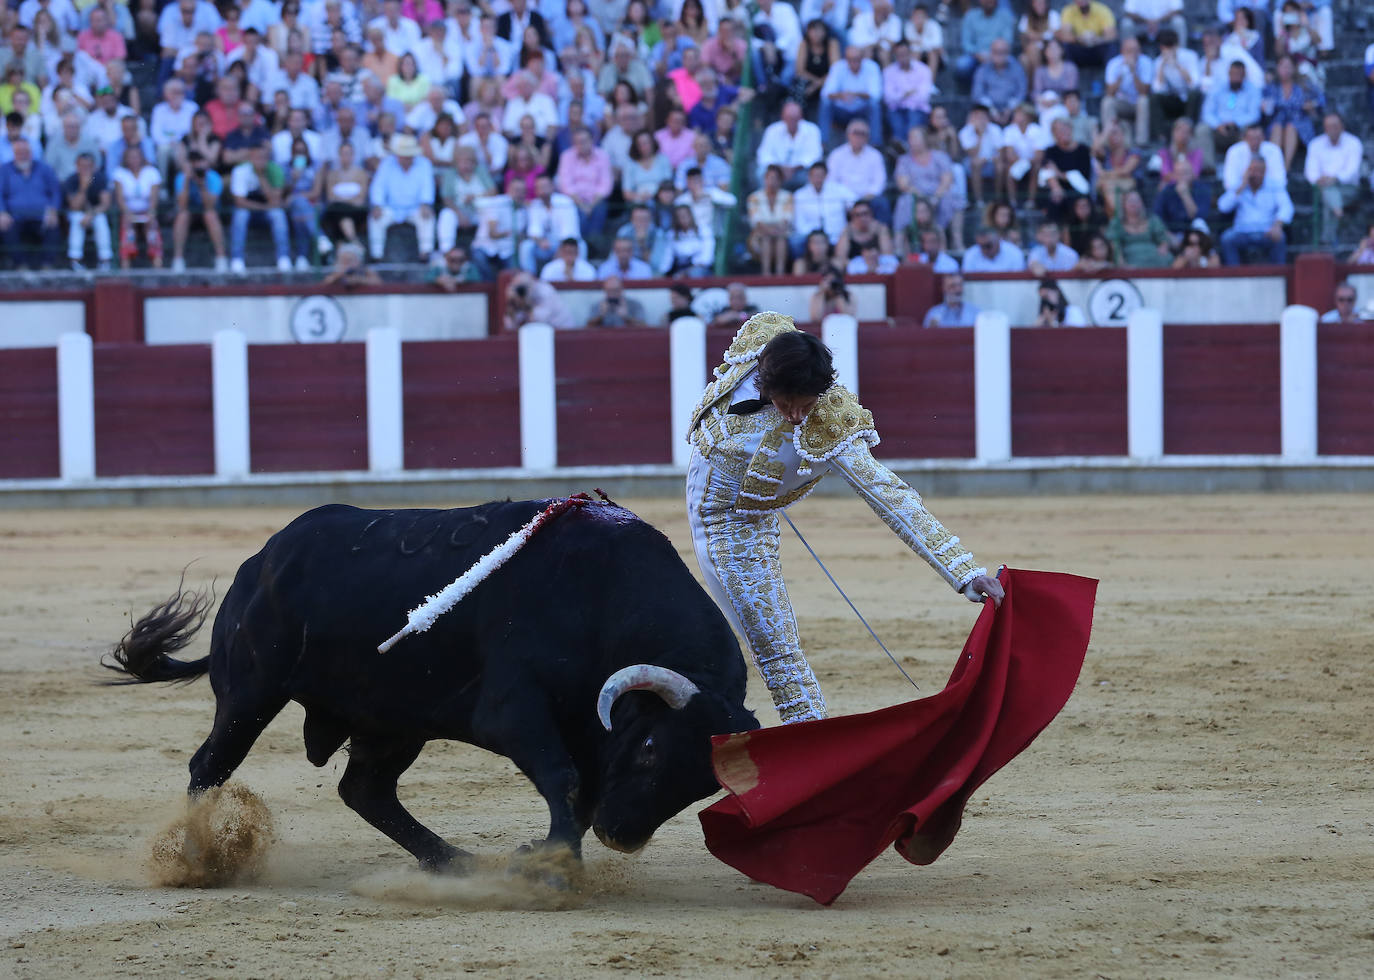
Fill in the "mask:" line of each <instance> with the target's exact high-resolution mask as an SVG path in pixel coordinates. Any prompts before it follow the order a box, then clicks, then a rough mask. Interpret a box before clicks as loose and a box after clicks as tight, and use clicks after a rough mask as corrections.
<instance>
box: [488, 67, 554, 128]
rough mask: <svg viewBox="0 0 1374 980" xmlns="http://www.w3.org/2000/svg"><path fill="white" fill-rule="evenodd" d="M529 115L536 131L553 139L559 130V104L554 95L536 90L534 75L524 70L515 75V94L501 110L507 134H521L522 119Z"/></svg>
mask: <svg viewBox="0 0 1374 980" xmlns="http://www.w3.org/2000/svg"><path fill="white" fill-rule="evenodd" d="M525 116H529V117H530V118H532V119H533V120H534V131H535V132H536V133H538V134H539V135H540V136H542V137H544V138H545V139H549V140H551V139H553V138H554V136H555V135H557V132H558V106H557V105H555V104H554V101H553V98H552V96H549V95H546V94H544V93H543V92H537V91H535V87H534V77H533V76H532V75H530V73H529V72H525V71H522V72H520V73H519V74H518V75H516V76H515V95H512V96H511V97H510V98H508V99H507V100H506V107H505V109H504V110H502V112H501V128H502V129H503V130H504V131H505V134H506V136H509V137H518V136H519V135H520V120H521V119H522V118H524V117H525Z"/></svg>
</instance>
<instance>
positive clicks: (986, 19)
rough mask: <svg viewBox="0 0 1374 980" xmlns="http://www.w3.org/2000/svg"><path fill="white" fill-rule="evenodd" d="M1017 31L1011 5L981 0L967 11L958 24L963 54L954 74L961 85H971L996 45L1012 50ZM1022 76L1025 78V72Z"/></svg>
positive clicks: (957, 62) (990, 57) (996, 0)
mask: <svg viewBox="0 0 1374 980" xmlns="http://www.w3.org/2000/svg"><path fill="white" fill-rule="evenodd" d="M1015 29H1016V21H1015V20H1014V19H1013V18H1012V13H1011V7H1010V5H1007V6H1003V5H1002V4H1000V3H998V0H978V6H977V7H976V8H970V9H969V10H967V11H965V13H964V16H963V19H962V20H961V21H960V23H959V37H960V41H961V43H960V48H961V49H962V50H963V53H962V54H961V55H959V58H958V60H956V61H955V63H954V75H955V77H956V78H957V79H958V80H959V83H960V84H962V85H969V84H971V83H972V82H973V77H974V74H975V72H976V70H977V69H978V66H980V65H984V64H987V63H988V62H989V61H990V60H991V59H992V46H993V44H994V42H997V41H1001V42H1003V43H1004V44H1005V45H1006V49H1007V50H1008V51H1010V50H1011V43H1012V41H1013V40H1014V33H1015ZM1021 77H1022V79H1023V80H1024V79H1025V72H1024V71H1023V72H1022V73H1021ZM1022 97H1023V98H1024V96H1022Z"/></svg>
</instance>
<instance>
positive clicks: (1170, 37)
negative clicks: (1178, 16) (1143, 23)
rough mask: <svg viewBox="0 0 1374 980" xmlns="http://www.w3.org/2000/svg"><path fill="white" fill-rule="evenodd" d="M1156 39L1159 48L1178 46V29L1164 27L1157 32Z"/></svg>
mask: <svg viewBox="0 0 1374 980" xmlns="http://www.w3.org/2000/svg"><path fill="white" fill-rule="evenodd" d="M1158 41H1159V46H1160V47H1161V48H1176V47H1178V31H1176V30H1174V29H1173V28H1172V27H1166V28H1164V30H1162V31H1160V32H1159V38H1158Z"/></svg>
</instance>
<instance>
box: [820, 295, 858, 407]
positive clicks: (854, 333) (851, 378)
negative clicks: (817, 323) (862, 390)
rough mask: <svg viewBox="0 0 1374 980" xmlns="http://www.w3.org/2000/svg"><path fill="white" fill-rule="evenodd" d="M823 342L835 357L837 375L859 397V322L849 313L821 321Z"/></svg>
mask: <svg viewBox="0 0 1374 980" xmlns="http://www.w3.org/2000/svg"><path fill="white" fill-rule="evenodd" d="M821 342H822V343H824V344H825V346H827V347H829V348H830V353H831V354H832V355H833V356H834V363H835V374H836V378H837V380H838V381H839V382H840V384H842V385H844V386H845V387H846V388H848V389H849V390H850V391H851V392H853V393H854V397H855V398H858V397H859V321H858V320H856V319H854V318H853V317H852V316H850V315H849V314H848V313H832V314H830V315H829V316H828V317H826V318H825V319H824V320H822V321H821Z"/></svg>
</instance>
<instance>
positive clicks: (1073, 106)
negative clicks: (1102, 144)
mask: <svg viewBox="0 0 1374 980" xmlns="http://www.w3.org/2000/svg"><path fill="white" fill-rule="evenodd" d="M1062 106H1063V110H1064V111H1063V115H1062V116H1061V117H1060V118H1062V119H1065V120H1067V121H1068V123H1069V125H1070V126H1072V127H1073V138H1074V142H1076V143H1082V144H1083V145H1084V146H1092V145H1093V143H1094V142H1095V141H1096V140H1097V133H1098V127H1097V117H1096V116H1091V115H1089V114H1088V112H1087V110H1086V109H1084V108H1083V96H1082V95H1080V94H1079V93H1077V92H1066V93H1064V101H1063V103H1062Z"/></svg>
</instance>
